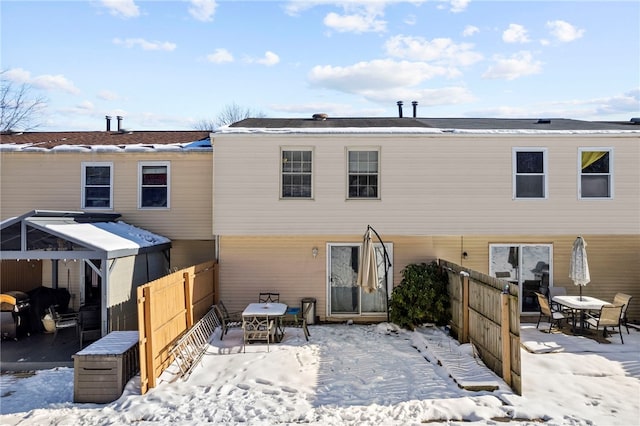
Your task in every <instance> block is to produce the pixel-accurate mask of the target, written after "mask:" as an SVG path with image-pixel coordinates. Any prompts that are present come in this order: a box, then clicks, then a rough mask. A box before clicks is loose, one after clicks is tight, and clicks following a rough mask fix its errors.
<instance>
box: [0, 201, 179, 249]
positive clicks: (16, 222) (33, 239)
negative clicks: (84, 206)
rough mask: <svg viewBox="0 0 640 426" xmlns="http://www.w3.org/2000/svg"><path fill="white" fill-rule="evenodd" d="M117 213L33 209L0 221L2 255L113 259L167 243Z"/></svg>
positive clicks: (166, 245)
mask: <svg viewBox="0 0 640 426" xmlns="http://www.w3.org/2000/svg"><path fill="white" fill-rule="evenodd" d="M119 217H120V214H118V213H88V212H74V211H51V210H33V211H31V212H29V213H26V214H24V215H22V216H19V217H15V218H11V219H7V220H4V221H2V222H0V240H1V242H0V248H1V250H2V253H1V256H0V257H1V258H2V259H6V260H9V259H12V260H21V259H67V260H73V259H114V258H118V257H125V256H131V255H136V254H140V253H146V252H155V251H162V250H165V249H168V248H170V247H171V240H169V239H168V238H166V237H163V236H160V235H157V234H154V233H152V232H149V231H146V230H144V229H141V228H137V227H135V226H133V225H129V224H127V223H125V222H122V221H118V220H117V219H118V218H119Z"/></svg>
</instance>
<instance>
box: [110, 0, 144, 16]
mask: <svg viewBox="0 0 640 426" xmlns="http://www.w3.org/2000/svg"><path fill="white" fill-rule="evenodd" d="M102 5H103V6H104V7H106V8H107V9H109V13H110V14H111V15H113V16H121V17H123V18H135V17H137V16H140V9H138V6H136V4H135V3H134V1H133V0H102Z"/></svg>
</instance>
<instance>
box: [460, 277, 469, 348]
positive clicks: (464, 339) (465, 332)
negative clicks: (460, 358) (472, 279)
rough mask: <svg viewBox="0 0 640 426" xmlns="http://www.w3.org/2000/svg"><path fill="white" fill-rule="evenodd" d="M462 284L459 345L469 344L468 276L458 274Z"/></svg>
mask: <svg viewBox="0 0 640 426" xmlns="http://www.w3.org/2000/svg"><path fill="white" fill-rule="evenodd" d="M460 282H461V283H462V333H461V335H460V343H469V274H468V273H467V272H464V271H462V272H460Z"/></svg>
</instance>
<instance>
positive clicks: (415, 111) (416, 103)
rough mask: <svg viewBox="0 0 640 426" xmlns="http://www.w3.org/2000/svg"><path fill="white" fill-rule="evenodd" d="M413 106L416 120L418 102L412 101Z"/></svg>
mask: <svg viewBox="0 0 640 426" xmlns="http://www.w3.org/2000/svg"><path fill="white" fill-rule="evenodd" d="M411 105H413V118H416V117H417V113H418V101H412V102H411Z"/></svg>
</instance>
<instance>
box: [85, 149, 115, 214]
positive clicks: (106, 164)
mask: <svg viewBox="0 0 640 426" xmlns="http://www.w3.org/2000/svg"><path fill="white" fill-rule="evenodd" d="M89 167H108V168H109V205H108V206H106V207H92V206H87V195H86V191H87V187H91V186H94V187H105V186H107V185H87V168H89ZM81 169H82V171H81V173H82V194H81V197H80V198H81V208H82V209H84V210H112V209H113V163H112V162H105V161H102V162H93V161H92V162H82V164H81Z"/></svg>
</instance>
